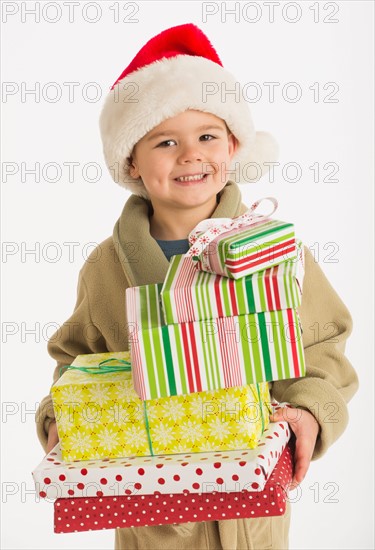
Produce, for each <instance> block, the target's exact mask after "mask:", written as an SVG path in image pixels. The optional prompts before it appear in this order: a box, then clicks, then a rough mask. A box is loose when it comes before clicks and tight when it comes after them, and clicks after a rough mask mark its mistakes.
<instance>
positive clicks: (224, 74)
mask: <svg viewBox="0 0 375 550" xmlns="http://www.w3.org/2000/svg"><path fill="white" fill-rule="evenodd" d="M239 86H240V84H239V82H238V81H236V79H235V78H234V76H233V75H232V74H230V73H229V72H228V71H227V70H226V69H224V68H223V65H222V62H221V61H220V58H219V56H218V54H217V53H216V51H215V49H214V48H213V46H212V44H211V43H210V41H209V40H208V38H207V36H206V35H205V34H204V33H203V32H202V31H201V30H200V29H199V28H198V27H196V26H195V25H193V24H190V23H189V24H186V25H179V26H177V27H172V28H170V29H166V30H165V31H163V32H161V33H160V34H158V35H157V36H155V37H153V38H151V40H149V41H148V42H147V43H146V44H145V45H144V46H143V48H142V49H141V50H140V51H139V52H138V53H137V55H136V56H135V57H134V59H133V60H132V61H131V63H130V64H129V65H128V66H127V67H126V69H125V70H124V71H123V72H122V74H121V75H120V76H119V78H118V79H117V80H116V82H115V83H114V84H113V86H112V88H111V91H110V93H109V94H108V96H107V98H106V100H105V103H104V106H103V109H102V112H101V115H100V132H101V137H102V142H103V152H104V157H105V161H106V164H107V166H108V169H109V171H110V173H111V175H112V177H113V179H114V180H115V181H116V182H117V183H119V184H120V185H121V186H123V187H125V188H127V189H129V190H131V191H132V192H133V193H135V194H137V195H140V196H143V197H145V198H148V195H147V191H146V188H145V187H144V185H143V182H142V180H141V179H134V178H132V177H131V176H130V174H129V165H128V161H127V159H128V158H129V157H130V156H131V153H132V150H133V147H134V145H135V144H136V143H137V142H138V141H139V140H140V139H141V138H142V137H143V136H145V135H146V134H147V133H148V132H149V131H150V130H152V129H153V128H155V126H158V124H160V123H161V122H163V121H164V120H166V119H168V118H171V117H173V116H176V115H178V114H180V113H182V112H183V111H186V110H187V109H193V110H199V111H203V112H207V113H212V114H214V115H216V116H218V117H219V118H221V119H223V120H224V121H225V122H226V124H227V126H228V128H229V130H230V131H231V132H232V133H233V135H234V136H235V137H236V138H237V140H238V148H237V151H236V154H235V156H234V157H233V160H232V166H231V167H230V168H231V169H232V170H233V172H234V174H233V177H230V176H231V174H230V173H229V174H228V175H229V178H228V179H233V180H234V181H237V183H246V182H248V181H249V180H251V181H257V180H258V179H259V178H260V177H261V176H262V175H263V174H264V173H265V172H267V171H268V169H269V168H268V166H266V165H265V164H264V162H266V161H268V162H272V161H275V160H276V158H277V153H278V147H277V143H276V141H275V139H274V138H273V137H272V136H271V135H270V134H268V133H267V132H256V131H255V129H254V124H253V121H252V118H251V114H250V109H249V106H248V103H247V101H246V100H245V98H244V97H243V95H242V94H241V93H230V92H234V91H235V90H236V89H237V90H239Z"/></svg>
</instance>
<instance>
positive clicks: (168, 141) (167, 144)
mask: <svg viewBox="0 0 375 550" xmlns="http://www.w3.org/2000/svg"><path fill="white" fill-rule="evenodd" d="M172 145H176V142H175V140H174V139H166V140H165V141H162V142H161V143H159V145H158V147H171V146H172Z"/></svg>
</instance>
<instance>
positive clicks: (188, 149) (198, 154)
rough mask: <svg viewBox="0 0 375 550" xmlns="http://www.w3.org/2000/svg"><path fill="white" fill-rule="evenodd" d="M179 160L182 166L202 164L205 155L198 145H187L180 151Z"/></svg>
mask: <svg viewBox="0 0 375 550" xmlns="http://www.w3.org/2000/svg"><path fill="white" fill-rule="evenodd" d="M178 160H179V162H181V163H182V164H185V163H189V162H201V161H202V160H203V154H202V151H200V149H199V147H198V146H197V145H185V146H184V147H182V149H181V151H180V154H179V158H178Z"/></svg>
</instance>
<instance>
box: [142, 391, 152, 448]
mask: <svg viewBox="0 0 375 550" xmlns="http://www.w3.org/2000/svg"><path fill="white" fill-rule="evenodd" d="M143 411H144V413H145V428H146V434H147V441H148V447H149V449H150V453H151V456H154V450H153V448H152V441H151V436H150V426H149V423H148V415H147V405H146V401H143Z"/></svg>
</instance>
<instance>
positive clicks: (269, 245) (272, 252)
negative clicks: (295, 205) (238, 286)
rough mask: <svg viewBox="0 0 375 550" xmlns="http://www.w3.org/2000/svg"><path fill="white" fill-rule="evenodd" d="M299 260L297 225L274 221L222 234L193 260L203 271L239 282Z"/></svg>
mask: <svg viewBox="0 0 375 550" xmlns="http://www.w3.org/2000/svg"><path fill="white" fill-rule="evenodd" d="M195 246H198V245H197V243H196V244H195ZM296 256H297V247H296V239H295V233H294V225H293V224H292V223H288V222H283V221H280V220H273V219H271V220H267V221H262V222H258V223H256V224H254V225H252V226H250V227H247V228H246V227H243V228H241V229H233V230H231V231H228V232H226V233H222V234H221V235H219V236H218V237H216V238H215V239H214V240H213V241H212V242H211V243H210V245H209V246H208V247H207V248H205V249H203V247H202V250H201V252H200V253H199V254H198V255H196V256H194V259H195V260H196V261H197V267H198V269H200V270H203V271H210V272H212V273H217V274H218V275H224V276H225V277H230V278H231V279H240V278H241V277H244V276H245V275H250V274H251V273H255V272H256V271H259V270H263V269H267V268H268V267H272V266H275V265H277V264H279V263H282V262H284V261H286V260H288V259H293V258H296Z"/></svg>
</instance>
